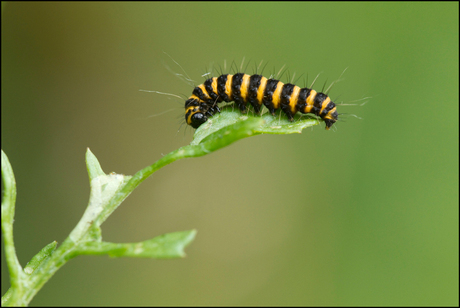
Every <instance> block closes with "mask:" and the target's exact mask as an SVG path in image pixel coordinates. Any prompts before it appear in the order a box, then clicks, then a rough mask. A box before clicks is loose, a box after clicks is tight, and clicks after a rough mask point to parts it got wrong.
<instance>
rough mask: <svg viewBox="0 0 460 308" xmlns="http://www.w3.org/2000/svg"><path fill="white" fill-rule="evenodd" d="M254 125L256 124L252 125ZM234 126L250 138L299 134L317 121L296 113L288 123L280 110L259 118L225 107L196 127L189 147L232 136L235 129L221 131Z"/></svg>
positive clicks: (317, 122)
mask: <svg viewBox="0 0 460 308" xmlns="http://www.w3.org/2000/svg"><path fill="white" fill-rule="evenodd" d="M255 123H257V124H256V125H254V124H255ZM236 124H241V125H240V126H239V128H238V130H250V131H251V134H249V135H251V136H255V135H260V134H293V133H299V134H300V133H301V132H302V130H303V129H305V128H307V127H311V126H313V125H317V124H319V120H318V119H317V118H315V117H312V116H311V115H301V114H299V113H298V114H297V115H296V116H295V117H294V121H293V122H290V121H289V120H288V119H287V118H286V116H285V115H284V114H282V113H281V110H279V111H278V112H277V113H276V114H275V116H272V115H271V114H268V113H265V114H263V115H262V116H259V115H254V114H253V113H251V112H248V113H247V114H241V112H240V111H239V110H232V108H231V107H226V108H224V109H223V110H222V112H221V113H217V114H215V115H214V116H212V117H211V118H210V119H209V120H208V121H206V122H205V123H204V124H202V125H201V126H200V127H198V129H197V130H196V131H195V135H194V137H193V141H192V142H191V145H198V144H200V143H203V142H207V141H210V140H215V139H218V138H221V136H222V135H223V134H227V135H228V134H232V133H233V132H236V131H235V129H233V132H232V131H231V130H223V129H224V128H226V127H231V126H233V127H235V126H234V125H236ZM221 130H223V131H221ZM218 131H220V133H219V134H218V135H216V136H214V137H211V136H212V135H213V134H214V133H216V132H218ZM246 137H248V136H246ZM243 138H244V137H243ZM236 140H237V138H235V140H234V141H236Z"/></svg>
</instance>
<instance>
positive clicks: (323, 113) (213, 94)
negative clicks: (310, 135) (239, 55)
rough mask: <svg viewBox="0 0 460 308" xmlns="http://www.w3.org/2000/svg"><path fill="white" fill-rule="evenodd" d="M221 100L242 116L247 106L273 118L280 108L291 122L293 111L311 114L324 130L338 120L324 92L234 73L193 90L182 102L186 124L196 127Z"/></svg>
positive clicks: (204, 120)
mask: <svg viewBox="0 0 460 308" xmlns="http://www.w3.org/2000/svg"><path fill="white" fill-rule="evenodd" d="M223 101H225V102H232V101H234V102H235V104H236V106H237V107H238V108H239V109H240V110H241V112H242V113H246V111H247V108H246V105H247V104H248V103H249V104H250V105H251V106H252V107H253V108H254V111H255V112H256V113H259V112H260V110H261V107H262V105H264V106H265V107H267V109H268V111H269V112H270V113H271V114H272V115H273V116H274V115H275V111H276V110H278V109H280V108H281V110H282V111H283V112H284V113H285V114H286V116H287V117H288V119H289V121H291V122H292V121H294V115H295V114H296V113H297V112H301V113H304V114H306V113H312V114H315V115H316V116H319V117H320V118H321V119H322V120H323V121H324V122H325V123H326V129H327V130H329V129H330V128H331V126H332V125H333V124H334V123H335V122H336V121H337V120H338V113H337V111H336V105H335V104H334V103H333V102H332V101H331V99H330V98H329V96H328V95H327V94H325V93H322V92H316V91H315V90H313V89H309V88H300V87H298V86H296V85H294V84H291V83H286V84H284V83H282V82H281V81H279V80H276V79H267V78H265V77H263V76H262V75H257V74H254V75H248V74H244V73H236V74H234V75H230V74H224V75H220V76H219V77H213V78H209V79H207V80H206V81H205V82H204V83H203V84H201V85H199V86H197V87H195V88H194V89H193V92H192V96H190V97H189V98H188V99H187V100H186V101H185V121H186V123H187V124H188V125H190V126H192V127H193V128H198V127H199V126H200V125H201V124H203V123H205V122H206V121H207V120H208V118H209V117H212V116H213V115H214V114H215V113H216V112H220V111H221V110H220V108H219V106H218V105H217V103H221V102H223Z"/></svg>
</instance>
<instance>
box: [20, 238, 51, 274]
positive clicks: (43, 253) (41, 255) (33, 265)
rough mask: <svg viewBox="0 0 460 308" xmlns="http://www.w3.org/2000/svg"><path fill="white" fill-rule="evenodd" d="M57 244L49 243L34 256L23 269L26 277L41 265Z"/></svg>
mask: <svg viewBox="0 0 460 308" xmlns="http://www.w3.org/2000/svg"><path fill="white" fill-rule="evenodd" d="M56 245H57V242H56V241H54V242H51V243H49V244H48V245H46V246H45V247H43V248H42V250H40V251H39V252H38V253H37V254H36V255H35V256H33V257H32V259H30V261H29V262H28V263H27V264H26V266H25V267H24V272H25V273H26V274H27V275H31V274H32V273H33V272H34V271H35V270H36V269H37V268H38V267H39V266H40V264H42V263H43V261H45V260H46V259H48V258H49V256H50V255H51V254H52V253H53V251H54V250H55V249H56Z"/></svg>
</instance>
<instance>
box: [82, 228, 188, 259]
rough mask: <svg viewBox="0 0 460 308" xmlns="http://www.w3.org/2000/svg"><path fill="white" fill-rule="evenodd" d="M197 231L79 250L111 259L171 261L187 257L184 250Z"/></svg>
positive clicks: (90, 245)
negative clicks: (127, 258) (133, 258)
mask: <svg viewBox="0 0 460 308" xmlns="http://www.w3.org/2000/svg"><path fill="white" fill-rule="evenodd" d="M195 235H196V230H190V231H182V232H173V233H167V234H163V235H160V236H157V237H155V238H153V239H150V240H147V241H143V242H138V243H124V244H119V243H108V242H87V243H84V244H83V245H81V246H80V247H79V249H78V253H79V254H91V255H96V254H99V255H103V254H108V255H109V256H111V257H137V258H155V259H171V258H179V257H185V252H184V248H185V247H186V246H187V245H188V244H190V243H191V242H192V241H193V239H194V238H195Z"/></svg>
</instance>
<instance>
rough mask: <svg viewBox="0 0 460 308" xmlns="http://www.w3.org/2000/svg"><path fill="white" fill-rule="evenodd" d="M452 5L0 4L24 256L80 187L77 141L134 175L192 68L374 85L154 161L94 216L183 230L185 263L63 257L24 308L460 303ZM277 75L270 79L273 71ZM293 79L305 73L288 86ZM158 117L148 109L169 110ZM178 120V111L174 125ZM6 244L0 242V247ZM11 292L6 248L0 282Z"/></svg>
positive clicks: (154, 149)
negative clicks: (316, 116)
mask: <svg viewBox="0 0 460 308" xmlns="http://www.w3.org/2000/svg"><path fill="white" fill-rule="evenodd" d="M458 9H459V7H458V3H455V2H451V3H441V2H436V3H222V4H221V3H35V2H34V3H31V2H29V3H27V2H21V3H7V4H6V6H5V7H4V8H3V12H2V148H3V150H4V151H5V152H6V154H7V155H8V157H9V159H10V161H11V164H12V166H13V169H14V172H15V176H16V181H17V185H18V197H17V205H16V209H17V210H16V220H15V225H14V226H15V243H16V246H17V252H18V255H19V259H20V261H21V263H22V264H23V265H24V264H25V263H26V262H27V261H29V259H30V258H31V257H32V256H33V255H34V254H35V253H36V252H38V251H39V250H40V249H41V248H42V247H43V246H45V245H46V244H48V243H50V242H51V241H53V240H57V241H58V242H62V241H63V240H64V239H65V238H66V237H67V235H68V234H69V232H70V231H71V230H72V228H73V227H74V226H75V224H76V223H77V222H78V220H79V219H80V217H81V215H82V213H83V211H84V210H85V207H86V203H87V201H88V196H89V185H88V177H87V174H86V168H85V162H84V157H85V151H86V147H90V148H91V150H92V152H93V153H94V154H95V155H96V156H97V157H98V159H99V161H100V162H101V165H102V167H103V169H104V171H106V172H111V171H115V172H118V173H123V174H134V173H135V172H136V171H138V170H140V169H141V168H143V167H145V166H147V165H150V164H152V163H153V162H155V161H156V160H158V159H159V158H161V157H162V155H164V154H166V153H169V152H171V151H172V150H175V149H177V148H179V147H181V146H184V145H187V144H188V143H189V142H190V141H191V139H192V133H191V130H190V129H188V130H187V131H185V132H184V128H183V127H182V129H181V130H180V131H179V132H177V131H178V128H179V125H180V124H179V122H180V120H181V119H182V118H183V101H181V100H174V99H172V100H171V99H169V98H168V97H167V96H162V95H158V94H155V93H146V92H140V91H139V89H145V90H157V91H161V92H168V93H174V94H178V95H180V94H185V95H189V94H190V93H191V91H192V88H191V87H190V86H188V85H187V84H186V83H184V82H182V81H181V80H179V79H178V78H176V77H175V76H173V74H171V72H169V71H168V70H167V69H166V68H165V65H164V64H163V63H164V62H166V64H167V65H169V66H171V67H172V68H173V69H174V70H175V71H177V72H180V68H178V67H177V66H174V65H175V64H174V63H173V62H172V60H171V59H170V58H169V57H168V56H166V55H165V54H164V53H163V52H167V53H168V54H170V55H171V56H172V57H173V58H174V59H175V60H176V61H177V62H178V63H180V64H181V65H182V66H183V67H184V69H185V70H186V71H187V73H188V74H189V75H190V77H191V78H192V79H194V80H197V82H198V83H201V82H202V81H203V80H204V79H203V78H202V77H201V75H203V74H204V73H206V72H207V70H206V68H207V69H208V70H209V67H211V66H212V65H214V66H216V65H221V66H223V64H224V60H226V61H227V63H231V61H235V62H236V63H238V64H239V63H241V61H242V59H243V57H245V59H246V61H248V60H251V61H252V62H251V64H250V65H249V68H248V70H247V72H248V73H252V72H253V70H252V68H253V66H254V63H255V62H254V61H256V62H257V63H258V62H259V61H261V60H264V61H268V62H269V64H268V66H267V69H266V73H265V75H268V74H269V72H270V71H273V68H276V69H279V68H281V66H282V65H284V64H286V65H287V67H288V68H289V70H290V72H291V75H292V73H293V72H296V73H297V76H299V75H300V74H302V73H305V74H308V76H309V79H310V82H311V79H312V78H313V77H314V76H316V75H317V74H318V73H320V72H322V74H321V75H320V77H319V79H318V81H317V83H316V86H315V88H317V89H321V88H322V86H323V84H324V82H326V80H327V84H330V82H331V81H333V80H335V79H337V78H338V77H339V75H340V74H341V73H342V71H343V70H344V69H345V68H347V67H348V70H347V71H346V73H345V74H344V76H343V78H342V79H343V80H342V81H341V82H339V83H338V84H337V85H336V86H334V88H333V89H332V91H331V93H330V94H331V96H332V98H333V99H336V98H337V102H340V101H344V102H345V103H350V102H351V101H353V100H357V99H361V98H363V97H366V96H372V99H370V100H369V103H368V104H366V105H364V106H362V107H360V106H356V107H341V108H340V109H339V112H345V113H351V114H356V115H358V116H359V117H362V118H363V119H362V120H359V119H356V118H354V117H351V116H349V117H348V118H347V119H346V122H339V123H338V125H337V129H336V130H331V131H325V130H324V123H321V125H320V126H315V127H313V129H306V130H305V131H304V132H303V133H302V134H296V135H281V136H276V135H264V136H257V137H254V138H248V139H244V140H242V141H239V142H237V143H235V144H233V145H231V146H229V147H228V148H225V149H223V150H220V151H218V152H215V153H212V154H211V155H208V156H204V157H201V158H195V159H188V160H182V161H178V162H175V163H173V164H172V165H169V166H167V167H165V168H163V169H161V170H160V171H158V172H157V173H155V174H154V175H153V176H152V177H151V178H149V179H148V180H147V181H145V182H144V183H143V184H142V185H141V186H140V187H139V188H138V189H137V190H136V191H135V192H134V193H133V194H132V195H131V196H130V197H129V198H128V199H127V200H126V201H125V202H124V203H123V204H122V206H121V207H120V208H119V209H117V211H116V212H115V213H114V215H113V216H111V217H110V218H109V219H108V220H107V222H106V223H104V224H103V225H102V230H103V236H104V239H105V240H106V241H112V242H135V241H141V240H145V239H148V238H151V237H153V236H156V235H159V234H162V233H166V232H173V231H181V230H189V229H192V228H196V229H197V230H198V235H197V238H196V240H195V241H194V242H193V243H192V245H191V246H190V247H188V248H187V250H186V251H187V257H186V258H185V259H181V260H151V259H128V258H126V259H110V258H108V257H91V256H85V257H78V258H76V259H74V260H72V261H71V262H69V263H68V264H67V265H65V266H64V267H63V268H62V269H61V270H60V271H58V272H57V274H56V275H55V276H54V277H53V278H52V279H51V280H50V281H49V282H48V283H47V284H46V285H45V287H44V288H43V289H42V290H41V292H39V293H38V295H37V296H36V297H35V299H34V300H33V301H32V303H31V304H32V305H36V306H40V305H51V306H57V305H66V306H83V305H385V306H386V305H412V306H417V305H454V306H455V305H458V304H459V302H458V287H459V285H458V283H459V280H458V279H459V276H458V274H459V268H458V257H459V255H458V252H459V250H458V248H459V247H458V240H459V239H458V222H459V220H458V214H459V213H458V201H459V200H458V192H459V188H458V184H459V183H458V176H459V172H458V171H459V169H458V167H459V166H458V159H459V152H458V130H459V125H458V123H459V119H458V112H459V110H458V109H459V108H458V106H459V105H458V104H459V97H458V89H459V78H458V73H459V71H458V68H459V66H458V65H459V63H458V52H459V50H458V46H459V45H458V43H459V41H458V26H459V25H458V20H459V18H458ZM286 79H287V78H286V76H285V77H284V78H282V80H283V81H286ZM298 84H299V85H301V86H304V84H303V81H302V79H301V80H300V81H299V82H298ZM172 108H173V109H174V110H173V111H171V112H168V113H165V114H162V115H159V116H155V117H152V115H157V114H160V113H163V112H165V111H167V110H170V109H172ZM178 119H179V120H178ZM2 249H3V247H2ZM8 287H9V280H8V271H7V268H6V264H5V260H4V254H3V250H2V294H3V293H4V292H5V291H6V290H7V288H8Z"/></svg>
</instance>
